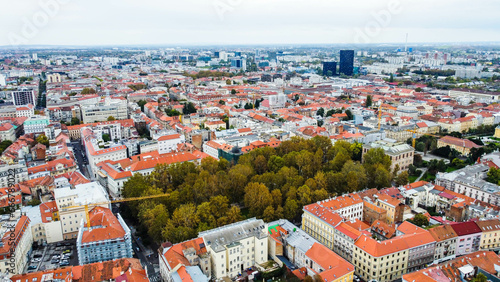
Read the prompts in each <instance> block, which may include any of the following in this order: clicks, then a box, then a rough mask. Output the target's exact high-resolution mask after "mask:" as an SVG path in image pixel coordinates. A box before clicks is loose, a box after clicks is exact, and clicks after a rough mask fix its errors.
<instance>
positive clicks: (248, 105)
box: [245, 103, 253, 110]
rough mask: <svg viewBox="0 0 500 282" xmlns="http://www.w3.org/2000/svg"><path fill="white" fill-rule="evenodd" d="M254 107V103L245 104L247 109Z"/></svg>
mask: <svg viewBox="0 0 500 282" xmlns="http://www.w3.org/2000/svg"><path fill="white" fill-rule="evenodd" d="M250 109H253V104H252V103H246V104H245V110H250Z"/></svg>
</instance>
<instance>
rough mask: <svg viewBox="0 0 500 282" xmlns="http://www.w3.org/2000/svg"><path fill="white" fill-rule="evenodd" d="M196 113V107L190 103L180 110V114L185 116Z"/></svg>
mask: <svg viewBox="0 0 500 282" xmlns="http://www.w3.org/2000/svg"><path fill="white" fill-rule="evenodd" d="M196 112H197V110H196V107H195V106H194V104H193V103H192V102H189V103H187V104H184V107H183V108H182V113H183V114H185V115H189V114H194V113H196Z"/></svg>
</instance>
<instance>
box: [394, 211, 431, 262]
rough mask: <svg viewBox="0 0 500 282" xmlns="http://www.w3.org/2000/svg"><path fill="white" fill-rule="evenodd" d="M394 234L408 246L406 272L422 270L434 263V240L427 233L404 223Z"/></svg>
mask: <svg viewBox="0 0 500 282" xmlns="http://www.w3.org/2000/svg"><path fill="white" fill-rule="evenodd" d="M396 234H401V235H399V237H400V238H401V239H404V240H405V241H406V244H407V245H408V264H407V272H412V271H416V270H419V269H422V268H424V267H426V266H427V265H428V264H431V263H432V262H433V261H434V250H435V247H436V240H434V237H432V235H431V234H430V233H429V231H427V230H425V229H423V228H420V227H418V226H416V225H414V224H412V223H410V222H408V221H405V222H403V223H402V224H401V225H399V226H398V228H397V229H396Z"/></svg>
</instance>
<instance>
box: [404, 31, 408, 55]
mask: <svg viewBox="0 0 500 282" xmlns="http://www.w3.org/2000/svg"><path fill="white" fill-rule="evenodd" d="M406 51H408V33H407V34H406V42H405V53H406Z"/></svg>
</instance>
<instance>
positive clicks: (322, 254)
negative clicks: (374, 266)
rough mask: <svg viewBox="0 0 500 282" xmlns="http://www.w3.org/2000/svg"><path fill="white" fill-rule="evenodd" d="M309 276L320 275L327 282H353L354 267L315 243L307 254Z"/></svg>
mask: <svg viewBox="0 0 500 282" xmlns="http://www.w3.org/2000/svg"><path fill="white" fill-rule="evenodd" d="M306 257H307V259H306V269H307V274H308V275H309V276H311V277H313V276H314V275H316V274H318V275H319V276H320V277H321V280H322V281H325V282H347V281H349V282H352V281H353V278H354V266H353V265H352V264H350V263H349V262H347V261H346V260H345V259H343V258H342V257H340V256H339V255H337V254H335V253H334V252H332V251H331V250H330V249H328V248H327V247H325V246H323V245H322V244H319V243H314V244H313V245H312V247H311V248H310V249H309V250H307V252H306Z"/></svg>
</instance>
